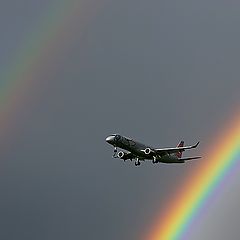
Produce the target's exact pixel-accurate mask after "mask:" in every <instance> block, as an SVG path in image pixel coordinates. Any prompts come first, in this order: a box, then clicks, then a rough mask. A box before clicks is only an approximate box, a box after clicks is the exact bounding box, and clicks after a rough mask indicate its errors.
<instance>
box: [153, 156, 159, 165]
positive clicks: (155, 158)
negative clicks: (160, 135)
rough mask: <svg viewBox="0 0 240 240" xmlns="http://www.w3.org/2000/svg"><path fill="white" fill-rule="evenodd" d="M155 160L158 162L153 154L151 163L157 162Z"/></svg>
mask: <svg viewBox="0 0 240 240" xmlns="http://www.w3.org/2000/svg"><path fill="white" fill-rule="evenodd" d="M157 162H158V160H157V158H156V157H155V156H153V160H152V163H153V164H155V163H157Z"/></svg>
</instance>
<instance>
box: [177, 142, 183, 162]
mask: <svg viewBox="0 0 240 240" xmlns="http://www.w3.org/2000/svg"><path fill="white" fill-rule="evenodd" d="M183 146H184V141H180V142H179V144H178V145H177V147H183ZM182 152H183V151H179V152H177V153H176V156H177V157H178V158H181V157H182Z"/></svg>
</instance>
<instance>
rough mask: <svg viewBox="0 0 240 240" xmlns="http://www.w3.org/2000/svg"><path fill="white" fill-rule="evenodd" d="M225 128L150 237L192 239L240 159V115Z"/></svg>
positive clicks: (172, 239)
mask: <svg viewBox="0 0 240 240" xmlns="http://www.w3.org/2000/svg"><path fill="white" fill-rule="evenodd" d="M224 129H225V130H221V131H220V132H221V134H219V136H217V138H216V139H217V142H216V140H215V142H214V143H213V144H210V146H209V150H207V151H206V152H205V154H203V155H204V158H205V159H203V160H202V162H201V163H200V166H199V165H198V166H197V168H196V170H194V172H193V173H192V174H191V175H190V176H189V177H188V178H187V180H186V182H185V183H184V184H183V187H181V189H182V190H181V193H180V192H178V193H177V194H176V196H175V197H174V198H172V199H177V201H176V200H174V201H173V203H170V205H168V206H166V209H167V211H166V213H164V214H161V215H160V216H158V217H157V220H156V221H155V223H154V228H153V229H152V230H151V231H150V234H148V235H147V237H146V239H148V240H180V239H189V235H188V234H189V231H190V229H191V228H190V227H191V226H192V225H191V224H193V223H194V220H196V218H197V217H198V216H199V215H200V214H201V212H202V211H204V207H205V206H206V204H207V203H208V204H210V202H209V201H211V200H212V199H213V197H214V194H216V192H217V190H218V189H219V187H221V186H222V185H223V183H224V181H225V180H226V178H227V176H228V174H230V173H231V172H232V171H233V170H234V169H235V168H236V164H237V163H238V161H239V160H240V114H237V115H236V116H235V117H234V118H233V119H231V121H230V122H229V123H228V124H227V127H225V128H224Z"/></svg>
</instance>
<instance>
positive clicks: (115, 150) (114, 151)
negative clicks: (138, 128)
mask: <svg viewBox="0 0 240 240" xmlns="http://www.w3.org/2000/svg"><path fill="white" fill-rule="evenodd" d="M112 157H113V158H117V147H114V150H113V156H112Z"/></svg>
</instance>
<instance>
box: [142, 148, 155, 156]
mask: <svg viewBox="0 0 240 240" xmlns="http://www.w3.org/2000/svg"><path fill="white" fill-rule="evenodd" d="M143 152H144V153H145V154H146V155H148V154H150V153H152V152H153V151H152V149H151V148H145V149H144V150H143Z"/></svg>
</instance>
